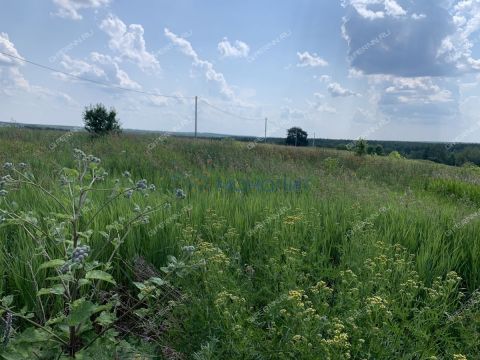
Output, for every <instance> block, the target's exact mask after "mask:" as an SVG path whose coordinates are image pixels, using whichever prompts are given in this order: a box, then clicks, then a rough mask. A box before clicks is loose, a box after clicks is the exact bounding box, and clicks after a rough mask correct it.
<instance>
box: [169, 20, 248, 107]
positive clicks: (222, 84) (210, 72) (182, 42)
mask: <svg viewBox="0 0 480 360" xmlns="http://www.w3.org/2000/svg"><path fill="white" fill-rule="evenodd" d="M165 36H166V37H167V38H168V39H169V40H170V41H171V42H172V43H173V44H174V45H176V46H177V47H178V48H179V49H180V51H181V52H182V53H183V54H185V55H186V56H188V57H190V58H192V61H193V64H194V65H195V66H198V67H200V68H201V69H203V70H204V71H205V77H206V78H207V80H208V81H212V82H214V83H215V84H217V86H218V89H219V91H220V93H221V94H222V95H223V96H224V97H225V98H226V99H228V100H232V101H235V102H238V101H239V100H238V99H237V97H236V95H235V92H234V91H233V89H232V87H231V86H230V85H229V84H228V83H227V80H226V79H225V76H224V75H223V74H222V73H220V72H218V71H216V70H215V68H214V67H213V64H212V63H211V62H209V61H206V60H202V59H200V57H199V56H198V54H197V52H196V51H195V50H194V49H193V47H192V44H191V43H190V42H189V41H188V40H186V39H184V38H182V37H181V36H178V35H176V34H174V33H173V32H171V31H170V30H168V29H165Z"/></svg>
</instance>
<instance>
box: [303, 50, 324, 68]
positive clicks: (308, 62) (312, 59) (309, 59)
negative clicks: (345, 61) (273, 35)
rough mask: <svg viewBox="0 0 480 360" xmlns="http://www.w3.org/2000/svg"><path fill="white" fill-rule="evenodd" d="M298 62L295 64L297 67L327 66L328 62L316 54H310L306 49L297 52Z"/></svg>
mask: <svg viewBox="0 0 480 360" xmlns="http://www.w3.org/2000/svg"><path fill="white" fill-rule="evenodd" d="M297 56H298V60H299V63H298V64H297V66H299V67H307V66H308V67H318V66H327V65H328V62H326V61H325V60H323V59H322V58H321V57H319V56H318V55H317V54H310V53H309V52H308V51H305V52H303V53H301V52H297Z"/></svg>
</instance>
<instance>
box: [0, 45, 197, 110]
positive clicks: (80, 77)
mask: <svg viewBox="0 0 480 360" xmlns="http://www.w3.org/2000/svg"><path fill="white" fill-rule="evenodd" d="M0 54H2V55H5V56H8V57H11V58H13V59H17V60H20V61H23V62H25V63H28V64H31V65H34V66H37V67H39V68H42V69H44V70H49V71H53V72H56V73H59V74H63V75H66V76H70V77H72V78H75V79H77V80H82V81H86V82H91V83H94V84H97V85H102V86H105V87H110V88H114V89H118V90H123V91H130V92H135V93H138V94H144V95H150V96H158V97H163V98H171V99H192V100H193V99H194V98H195V97H193V96H178V95H163V94H157V93H153V92H148V91H142V90H135V89H131V88H126V87H123V86H118V85H114V84H108V83H106V82H103V81H99V80H92V79H88V78H84V77H82V76H78V75H74V74H70V73H68V72H66V71H62V70H58V69H54V68H52V67H50V66H46V65H42V64H39V63H36V62H34V61H30V60H27V59H24V58H22V57H19V56H15V55H12V54H8V53H5V52H3V51H0Z"/></svg>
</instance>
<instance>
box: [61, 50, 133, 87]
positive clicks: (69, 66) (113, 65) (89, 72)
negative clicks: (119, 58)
mask: <svg viewBox="0 0 480 360" xmlns="http://www.w3.org/2000/svg"><path fill="white" fill-rule="evenodd" d="M88 60H89V61H85V60H79V59H73V58H71V57H70V56H68V55H65V54H64V55H63V57H62V61H61V62H60V64H61V65H62V66H63V67H64V68H65V70H66V71H67V72H68V73H70V74H72V75H75V76H80V77H83V78H87V79H90V80H94V81H101V82H106V83H110V84H112V85H116V86H121V87H124V88H128V89H137V90H138V89H141V86H140V85H139V84H138V83H136V82H135V81H133V80H132V79H130V77H129V76H128V74H127V73H126V72H125V71H124V70H122V69H120V67H119V65H118V64H117V62H116V61H115V59H113V58H112V57H110V56H108V55H103V54H99V53H97V52H92V53H91V54H90V57H89V59H88ZM59 77H60V78H63V79H65V80H69V79H70V78H68V77H67V76H66V75H62V74H60V76H59Z"/></svg>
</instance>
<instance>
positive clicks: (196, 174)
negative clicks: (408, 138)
mask: <svg viewBox="0 0 480 360" xmlns="http://www.w3.org/2000/svg"><path fill="white" fill-rule="evenodd" d="M61 135H62V133H60V132H55V131H28V130H19V129H0V144H1V145H0V163H3V162H5V161H13V162H22V161H23V162H27V163H28V164H29V165H30V166H31V169H32V172H33V173H34V174H36V177H37V179H38V180H39V181H40V182H41V183H42V184H43V186H44V187H46V188H52V187H53V183H54V182H55V181H58V176H57V174H58V173H59V170H60V169H61V168H62V167H64V166H68V165H71V164H72V156H71V154H72V151H73V149H74V148H81V149H82V150H84V151H85V152H86V153H88V154H90V153H91V154H94V155H95V156H98V157H100V158H101V159H102V164H103V166H104V168H105V169H106V170H107V171H108V172H109V173H110V177H111V178H112V179H114V178H116V177H121V174H122V172H123V171H125V170H128V171H129V172H130V173H131V174H132V176H133V177H134V179H136V180H138V179H142V178H146V179H148V180H149V182H151V183H154V184H155V185H156V187H157V190H156V192H155V193H153V194H151V195H150V196H149V198H148V199H144V198H141V197H138V198H136V197H135V198H133V199H131V200H128V199H124V200H122V201H121V202H120V203H119V204H118V205H117V206H115V207H114V208H109V209H108V210H106V211H103V212H102V213H101V214H100V216H99V217H98V218H97V220H96V222H95V223H94V224H93V228H94V229H95V228H99V227H100V225H102V224H107V223H110V222H112V221H114V220H115V219H116V218H118V217H120V216H122V214H124V213H126V212H127V211H129V210H130V209H131V208H132V207H133V205H134V203H137V204H140V205H141V204H146V203H147V202H148V203H150V204H151V203H154V204H159V203H161V202H164V201H166V200H165V199H168V201H169V202H170V203H171V207H168V208H165V209H163V210H162V211H161V212H159V213H157V214H155V215H154V216H152V217H151V219H150V223H149V224H148V225H147V226H146V227H143V228H138V229H135V230H134V231H133V232H132V233H131V234H130V235H129V237H128V239H127V241H126V243H125V246H124V247H123V248H122V251H121V255H122V259H121V261H120V260H118V261H117V262H116V263H115V273H116V274H117V278H120V279H122V282H123V283H124V284H125V285H127V286H130V285H129V284H130V280H131V278H132V273H131V271H130V270H129V266H125V263H127V264H131V262H132V261H133V259H134V258H135V257H136V256H137V255H140V256H142V257H144V258H145V259H146V260H147V261H148V262H150V263H151V264H153V265H154V266H155V267H156V268H158V269H159V268H160V267H162V266H165V264H166V262H167V256H168V255H170V254H172V255H175V256H177V257H181V256H182V255H181V254H182V250H181V249H182V247H183V246H186V245H194V246H196V248H197V251H196V252H195V253H194V255H193V256H194V259H192V261H194V260H205V261H206V264H207V265H206V267H205V268H204V269H202V270H199V271H197V272H192V273H191V274H189V275H188V276H186V277H184V278H179V279H177V280H175V282H174V283H175V286H177V287H178V288H179V289H180V291H181V292H182V293H184V294H185V295H186V300H185V302H183V303H179V304H177V306H176V307H175V310H174V311H173V312H172V314H171V316H170V317H169V318H168V319H166V320H165V324H167V325H168V326H167V329H168V330H166V331H165V334H164V335H163V338H162V341H163V344H167V345H168V347H171V348H175V349H176V350H177V351H180V352H182V353H184V354H185V356H186V357H187V358H197V359H209V358H211V359H290V358H295V357H296V358H301V359H319V358H321V359H324V358H325V359H327V358H331V359H343V358H349V357H350V358H355V359H356V358H358V359H384V358H385V359H393V358H399V359H427V358H432V359H433V358H434V357H433V356H436V358H438V359H443V358H445V359H453V357H454V355H455V354H457V355H458V354H464V355H465V356H467V358H469V359H475V358H478V354H479V353H480V337H479V330H480V316H479V306H478V304H475V303H474V304H473V305H468V306H465V304H466V303H467V301H468V299H469V297H470V295H471V294H472V293H473V292H474V290H475V289H477V288H478V287H479V286H480V271H479V269H480V237H479V236H478V234H479V233H480V222H479V221H478V219H477V218H474V219H471V221H469V222H468V223H466V224H463V225H461V226H459V225H458V224H459V223H461V222H462V220H463V219H465V218H467V217H468V216H469V215H470V214H472V213H475V212H476V211H477V210H476V206H478V204H479V201H480V190H478V185H476V183H475V180H476V178H477V175H476V170H475V169H465V168H462V169H460V168H453V167H448V166H444V165H439V164H434V163H430V162H423V161H410V160H402V159H399V160H396V159H390V158H386V157H370V156H367V157H357V156H354V155H352V154H351V153H349V152H344V151H336V150H327V149H312V148H304V149H300V148H295V149H294V148H287V147H282V146H274V145H263V144H261V145H260V144H259V145H257V146H256V147H255V148H254V149H253V150H248V149H247V146H246V143H238V142H233V141H219V140H212V141H208V140H198V141H193V140H189V139H176V138H169V139H168V140H167V141H166V142H165V143H163V144H159V145H158V146H157V147H156V148H155V149H153V150H152V152H151V153H146V152H145V150H146V149H147V146H148V144H149V143H151V142H152V141H153V140H154V137H151V136H134V135H123V136H120V137H112V138H101V139H96V140H95V141H92V140H91V139H90V138H89V137H87V136H86V135H85V134H74V135H73V136H71V137H69V138H68V140H67V141H66V142H65V143H60V144H59V145H58V147H57V148H56V149H54V150H50V149H49V144H51V143H53V142H55V141H56V139H58V138H59V137H60V136H61ZM298 180H301V181H302V184H308V186H301V187H300V188H299V189H297V190H298V191H293V190H291V189H290V190H288V191H285V190H284V189H283V188H282V186H280V185H279V186H278V187H277V188H276V189H275V191H268V186H267V187H266V188H265V187H264V188H261V187H260V188H259V187H255V186H254V185H252V184H255V183H257V184H258V183H261V184H262V183H263V184H271V183H272V182H275V183H278V184H282V183H283V181H288V182H289V183H294V182H295V181H298ZM217 184H221V185H220V186H218V185H217ZM227 184H230V185H227ZM242 184H250V185H248V186H245V185H242ZM176 188H182V189H184V190H185V191H186V193H187V197H186V198H185V199H183V200H181V199H175V198H174V197H173V196H172V194H173V193H174V190H175V189H176ZM451 195H454V196H451ZM8 196H9V197H11V198H12V199H14V200H15V201H16V202H17V204H18V206H19V208H21V209H23V210H25V211H28V210H35V211H37V212H40V213H43V214H48V212H50V211H53V209H54V205H53V204H52V203H51V202H50V201H48V199H46V198H41V197H38V195H37V194H36V193H34V192H33V191H32V190H31V189H26V188H21V189H19V190H17V191H14V192H12V193H10V194H9V195H8ZM93 200H94V201H96V200H98V201H100V200H101V196H100V195H97V198H94V199H93ZM187 205H189V206H191V210H185V206H187ZM284 208H287V209H288V210H282V209H284ZM383 208H385V209H383ZM162 222H163V223H164V224H165V225H164V226H160V227H158V224H161V223H162ZM258 224H260V225H261V226H257V225H258ZM156 227H158V228H157V229H156ZM155 229H156V230H155ZM452 229H454V231H452ZM152 230H155V231H153V233H152ZM449 230H450V232H449ZM0 241H1V249H2V251H1V252H0V273H1V275H2V281H1V282H0V291H1V292H2V293H8V294H14V295H15V303H16V304H17V305H18V306H19V307H22V306H27V307H28V308H30V309H32V310H34V311H36V312H37V313H38V312H39V309H38V308H36V306H38V304H37V302H36V291H35V288H34V286H32V284H33V282H32V281H33V280H34V279H33V278H32V274H31V272H30V270H29V264H31V265H32V266H33V268H36V267H38V266H39V262H40V260H38V261H37V260H36V258H35V257H33V256H32V254H34V253H35V251H36V247H35V244H34V243H32V242H31V240H29V238H28V237H27V236H26V235H25V234H24V233H22V231H21V230H19V229H17V228H14V227H11V226H9V227H4V228H0ZM101 241H102V240H101V236H100V235H99V234H95V235H94V236H93V238H92V244H91V245H92V247H94V248H100V247H101ZM104 256H105V257H107V256H108V254H107V252H105V254H104ZM36 262H37V263H36ZM452 271H454V272H455V273H456V274H458V276H459V277H460V279H457V278H456V276H455V275H453V274H452V273H451V272H452ZM35 281H37V282H38V283H41V282H42V281H43V279H42V278H38V277H36V278H35ZM319 282H320V285H316V284H318V283H319ZM292 291H293V292H292ZM297 292H298V293H299V294H300V295H299V296H297ZM462 294H464V297H463V298H462ZM305 295H308V298H307V297H305ZM302 304H303V305H302ZM462 304H463V305H462ZM49 305H50V306H51V307H52V308H54V307H55V304H49ZM307 309H312V310H307ZM459 309H463V310H461V316H459V317H458V318H456V320H455V321H454V322H452V321H449V320H448V314H453V313H455V311H458V310H459ZM252 317H254V319H253V320H254V321H251V320H252ZM159 352H160V350H159ZM194 354H195V355H194ZM194 356H196V357H194ZM458 356H459V355H458ZM457 358H460V357H457Z"/></svg>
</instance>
